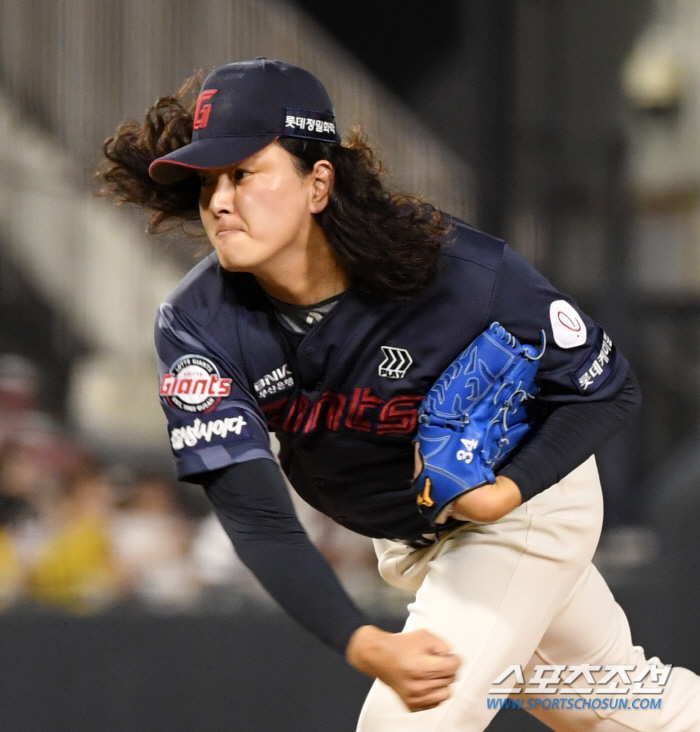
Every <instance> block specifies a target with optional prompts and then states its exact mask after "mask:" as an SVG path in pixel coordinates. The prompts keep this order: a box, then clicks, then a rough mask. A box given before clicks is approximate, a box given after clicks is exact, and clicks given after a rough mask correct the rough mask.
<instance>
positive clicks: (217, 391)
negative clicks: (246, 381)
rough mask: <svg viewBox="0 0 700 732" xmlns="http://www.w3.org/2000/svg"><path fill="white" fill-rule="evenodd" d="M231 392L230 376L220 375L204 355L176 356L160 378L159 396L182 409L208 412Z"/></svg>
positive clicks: (214, 365)
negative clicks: (223, 376)
mask: <svg viewBox="0 0 700 732" xmlns="http://www.w3.org/2000/svg"><path fill="white" fill-rule="evenodd" d="M230 393H231V379H226V378H221V374H220V373H219V369H218V368H217V366H216V364H215V363H214V362H213V361H211V360H210V359H208V358H206V357H204V356H198V355H195V354H187V355H186V356H182V357H181V358H178V360H177V361H175V363H174V364H173V365H172V366H171V367H170V369H169V370H168V372H167V373H166V374H163V378H162V380H161V382H160V396H161V397H164V398H165V399H167V401H168V403H169V404H171V405H172V406H173V407H176V408H177V409H181V410H182V411H183V412H195V413H196V412H211V411H212V410H214V409H216V408H217V407H218V406H219V403H220V402H221V400H222V399H223V398H224V397H226V396H228V395H229V394H230Z"/></svg>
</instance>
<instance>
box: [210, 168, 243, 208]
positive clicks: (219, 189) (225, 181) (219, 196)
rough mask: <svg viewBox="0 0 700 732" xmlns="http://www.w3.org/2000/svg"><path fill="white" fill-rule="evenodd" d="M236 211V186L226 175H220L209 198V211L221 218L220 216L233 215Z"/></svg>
mask: <svg viewBox="0 0 700 732" xmlns="http://www.w3.org/2000/svg"><path fill="white" fill-rule="evenodd" d="M235 209H236V186H235V185H234V182H233V181H232V180H231V177H230V176H229V175H228V174H227V173H222V174H221V175H220V176H219V177H218V179H217V181H216V186H215V187H214V191H213V193H212V196H211V198H210V199H209V210H210V211H211V212H212V213H214V214H216V215H217V216H221V215H222V214H227V213H233V212H234V211H235Z"/></svg>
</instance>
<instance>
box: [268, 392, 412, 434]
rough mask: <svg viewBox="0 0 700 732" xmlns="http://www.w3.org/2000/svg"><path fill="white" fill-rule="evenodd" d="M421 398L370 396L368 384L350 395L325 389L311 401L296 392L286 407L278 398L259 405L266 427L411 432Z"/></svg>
mask: <svg viewBox="0 0 700 732" xmlns="http://www.w3.org/2000/svg"><path fill="white" fill-rule="evenodd" d="M422 399H423V397H422V396H418V395H413V394H404V395H403V396H396V397H392V398H391V399H388V400H386V401H384V400H382V399H380V398H379V397H376V396H373V395H372V393H371V389H370V388H369V387H364V388H363V387H357V388H356V389H355V390H354V391H353V394H352V397H351V398H348V397H346V396H345V395H343V394H336V393H335V392H332V391H327V392H324V393H323V394H322V395H321V397H320V398H319V399H318V400H317V401H315V402H313V404H312V403H311V402H310V401H309V400H308V399H307V398H306V397H305V396H303V395H301V394H299V395H298V396H297V398H296V400H295V401H294V404H292V407H291V409H289V410H287V403H288V400H286V399H280V400H279V401H276V402H272V403H271V404H265V405H263V406H262V411H263V413H264V414H265V418H266V419H267V424H268V426H269V427H270V429H272V430H276V429H280V428H281V429H282V430H283V431H284V432H293V433H299V432H301V433H303V434H305V435H306V434H309V433H310V432H313V431H314V430H315V429H317V428H318V427H319V424H322V425H323V426H324V427H325V428H326V429H327V430H330V431H331V432H338V430H339V429H340V428H341V427H346V428H348V429H351V430H357V431H359V432H371V433H375V434H378V435H392V434H393V435H411V434H413V433H414V432H415V431H416V428H417V426H418V406H419V405H420V403H421V401H422ZM285 411H286V412H287V414H286V417H285V419H284V423H282V417H283V416H284V412H285Z"/></svg>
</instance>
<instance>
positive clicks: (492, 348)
mask: <svg viewBox="0 0 700 732" xmlns="http://www.w3.org/2000/svg"><path fill="white" fill-rule="evenodd" d="M543 339H544V333H543ZM543 353H544V340H543V344H542V347H541V349H540V350H539V351H538V349H537V348H535V347H534V346H529V345H521V344H520V343H519V341H518V340H517V338H515V336H513V335H511V334H510V333H509V332H508V331H507V330H506V329H505V328H504V327H503V326H501V325H499V324H498V323H492V325H491V326H490V327H489V328H488V329H487V330H485V331H484V332H483V333H482V334H481V335H480V336H479V337H478V338H476V339H475V340H474V341H473V342H472V343H471V345H470V346H468V348H467V349H466V350H465V351H464V352H463V353H461V354H460V355H459V356H457V358H456V359H455V360H454V361H453V362H452V363H451V364H450V365H449V366H448V367H447V369H446V370H445V371H444V373H443V374H442V376H441V377H440V378H439V379H438V380H437V381H436V382H435V384H434V385H433V386H432V388H431V389H430V391H429V392H428V393H427V394H426V396H425V398H424V399H423V401H422V403H421V406H420V409H419V411H418V422H419V426H418V434H417V436H416V441H417V443H418V445H419V448H420V455H421V458H422V462H423V468H422V470H421V472H420V473H419V475H418V477H417V478H416V480H415V482H414V487H415V490H416V492H417V497H416V501H417V503H418V507H419V510H420V511H421V513H422V514H423V515H424V516H426V517H427V518H429V519H430V520H431V522H432V523H433V524H440V523H444V521H445V520H446V518H447V515H448V511H447V510H446V509H447V506H448V505H449V504H450V503H451V502H452V501H453V500H455V499H456V498H458V497H459V496H461V495H463V494H464V493H467V492H468V491H471V490H473V489H474V488H478V487H479V486H482V485H486V484H487V483H494V482H495V480H496V477H495V475H494V470H496V469H497V468H499V467H500V466H501V465H503V463H504V461H505V458H506V457H507V455H508V454H509V453H510V452H511V451H512V450H513V448H514V447H515V446H516V445H517V444H518V442H520V440H521V439H522V438H523V436H524V435H525V434H526V433H527V432H528V430H529V429H530V425H529V423H528V414H527V410H526V408H525V401H526V400H527V399H532V398H533V397H534V396H535V394H536V393H537V387H536V386H535V384H534V379H535V374H536V373H537V368H538V366H539V359H540V358H541V356H542V354H543Z"/></svg>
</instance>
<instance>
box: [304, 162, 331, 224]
mask: <svg viewBox="0 0 700 732" xmlns="http://www.w3.org/2000/svg"><path fill="white" fill-rule="evenodd" d="M309 175H310V177H311V188H310V190H309V210H310V211H311V213H312V214H316V213H321V211H323V209H324V208H326V206H327V205H328V199H329V198H330V195H331V190H333V181H334V179H335V170H334V169H333V165H332V164H331V163H329V162H328V160H317V161H316V163H314V168H313V170H312V171H311V173H310V174H309Z"/></svg>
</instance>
